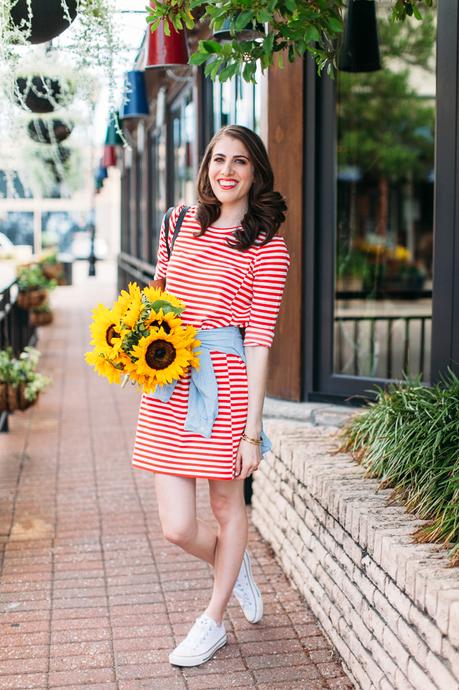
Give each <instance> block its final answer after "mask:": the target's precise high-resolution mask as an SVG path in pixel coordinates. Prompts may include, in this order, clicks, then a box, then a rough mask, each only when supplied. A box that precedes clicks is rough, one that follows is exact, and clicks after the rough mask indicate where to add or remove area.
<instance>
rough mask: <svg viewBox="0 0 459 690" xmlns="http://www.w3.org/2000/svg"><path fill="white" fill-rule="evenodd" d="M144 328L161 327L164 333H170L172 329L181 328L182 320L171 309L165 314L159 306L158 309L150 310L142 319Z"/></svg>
mask: <svg viewBox="0 0 459 690" xmlns="http://www.w3.org/2000/svg"><path fill="white" fill-rule="evenodd" d="M144 325H145V326H146V328H148V329H151V328H155V329H159V328H163V329H164V330H165V331H166V333H171V332H172V331H174V330H177V329H181V325H182V321H181V319H180V317H179V316H177V315H176V314H175V313H174V312H173V311H170V312H167V313H166V314H165V313H164V312H163V310H162V309H161V308H160V309H158V311H156V310H153V309H152V310H151V312H150V314H149V315H148V317H147V318H146V319H145V321H144Z"/></svg>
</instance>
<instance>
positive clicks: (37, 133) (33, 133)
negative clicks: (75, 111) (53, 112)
mask: <svg viewBox="0 0 459 690" xmlns="http://www.w3.org/2000/svg"><path fill="white" fill-rule="evenodd" d="M72 129H73V123H70V122H63V121H62V120H54V119H53V120H43V119H41V118H37V119H35V120H31V121H30V122H29V124H28V125H27V134H28V135H29V137H30V138H31V139H33V140H34V141H37V142H38V143H40V144H54V143H55V142H56V141H57V142H61V141H64V139H67V137H68V136H70V134H71V133H72Z"/></svg>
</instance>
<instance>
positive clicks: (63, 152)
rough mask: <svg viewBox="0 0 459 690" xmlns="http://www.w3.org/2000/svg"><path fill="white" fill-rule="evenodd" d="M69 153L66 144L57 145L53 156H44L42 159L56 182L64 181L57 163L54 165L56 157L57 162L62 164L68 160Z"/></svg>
mask: <svg viewBox="0 0 459 690" xmlns="http://www.w3.org/2000/svg"><path fill="white" fill-rule="evenodd" d="M71 153H72V152H71V150H70V149H69V148H67V147H66V146H57V147H56V150H55V155H54V157H51V156H50V157H48V158H45V159H44V161H43V162H44V163H45V165H47V166H48V167H49V169H50V170H51V172H52V174H53V176H54V181H55V182H56V184H60V183H61V182H63V181H64V178H63V177H62V171H61V169H60V167H59V165H56V158H57V160H58V162H59V163H61V164H62V165H64V164H65V163H67V161H68V160H69V158H70V155H71Z"/></svg>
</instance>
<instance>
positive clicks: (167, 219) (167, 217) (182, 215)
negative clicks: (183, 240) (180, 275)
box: [164, 206, 190, 259]
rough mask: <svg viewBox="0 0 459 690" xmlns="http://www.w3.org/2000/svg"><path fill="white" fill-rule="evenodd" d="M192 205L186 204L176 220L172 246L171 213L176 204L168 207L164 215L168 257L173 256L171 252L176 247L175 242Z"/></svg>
mask: <svg viewBox="0 0 459 690" xmlns="http://www.w3.org/2000/svg"><path fill="white" fill-rule="evenodd" d="M189 208H190V207H189V206H184V207H183V208H182V210H181V211H180V213H179V215H178V218H177V220H176V221H175V228H174V234H173V235H172V242H171V246H170V247H169V242H168V238H169V225H170V219H171V214H172V211H173V210H174V206H171V207H170V208H168V209H167V211H166V215H165V217H164V236H165V238H166V249H167V258H168V259H170V258H171V252H172V249H173V248H174V243H175V240H176V239H177V235H178V234H179V231H180V226H181V225H182V222H183V219H184V218H185V215H186V212H187V211H188V209H189Z"/></svg>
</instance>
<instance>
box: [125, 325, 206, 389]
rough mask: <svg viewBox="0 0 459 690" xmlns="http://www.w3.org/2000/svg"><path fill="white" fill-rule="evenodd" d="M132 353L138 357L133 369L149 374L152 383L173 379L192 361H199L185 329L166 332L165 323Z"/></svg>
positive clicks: (168, 381)
mask: <svg viewBox="0 0 459 690" xmlns="http://www.w3.org/2000/svg"><path fill="white" fill-rule="evenodd" d="M132 356H133V357H135V358H136V360H137V361H136V362H135V363H134V364H133V365H132V369H131V367H130V366H129V369H131V371H132V373H134V374H136V375H137V376H138V375H140V376H148V377H149V378H150V379H151V384H152V385H153V384H155V383H157V384H159V385H163V384H165V383H171V382H172V381H173V380H174V379H178V378H180V377H181V376H182V375H183V374H184V373H185V370H186V369H187V367H188V366H189V365H190V364H191V362H192V361H196V356H195V355H194V354H193V353H192V352H191V351H190V350H189V347H188V346H187V342H186V340H184V339H183V338H182V334H181V332H177V331H172V332H171V333H166V331H165V330H164V328H162V327H160V328H159V329H158V330H157V331H156V330H155V331H154V332H153V333H151V334H150V335H149V336H148V337H146V338H141V339H140V340H139V343H138V344H137V345H135V346H134V347H133V349H132ZM130 375H131V374H130Z"/></svg>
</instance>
